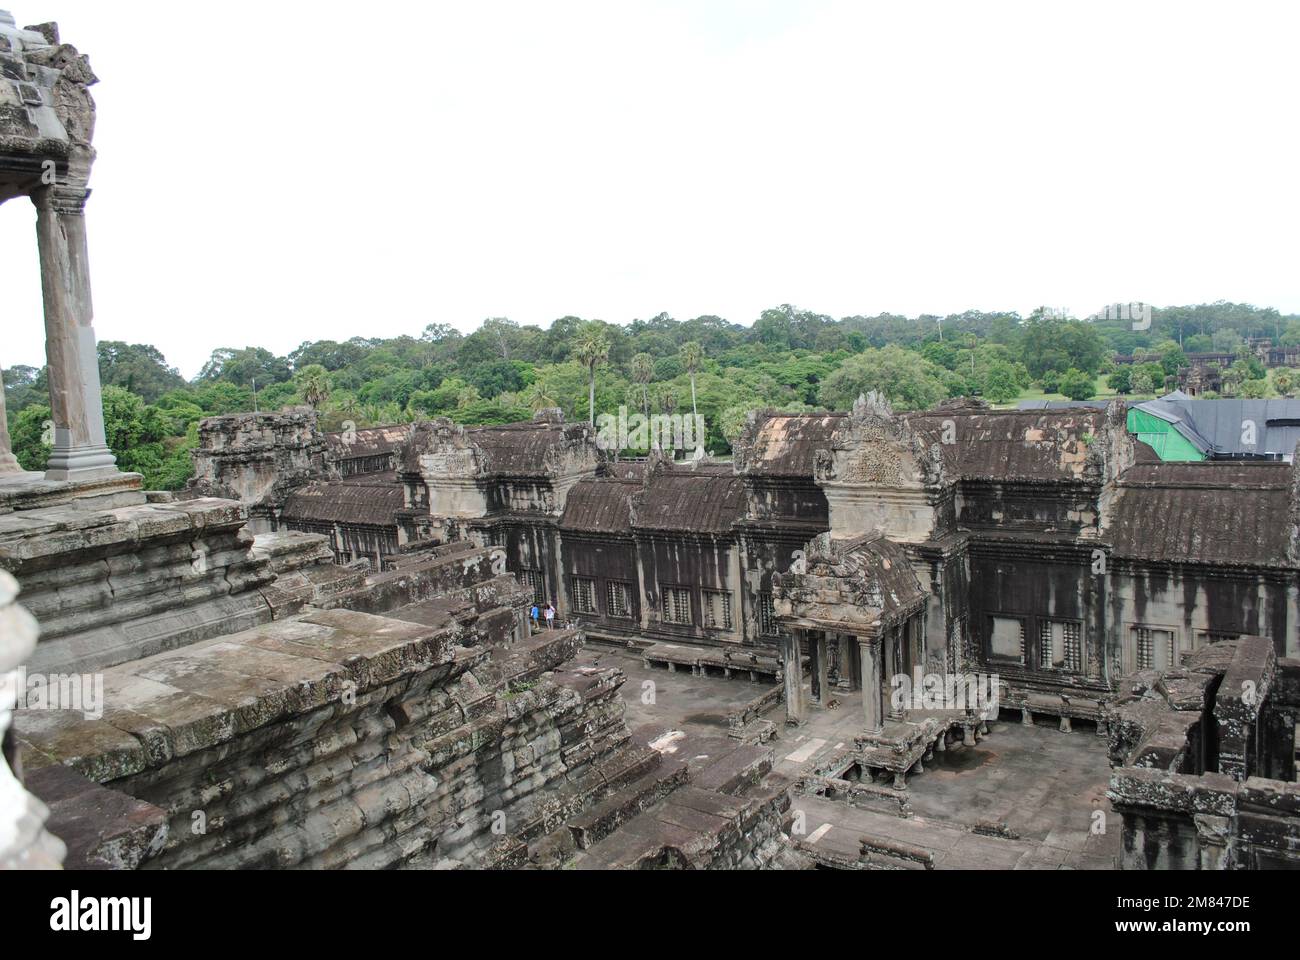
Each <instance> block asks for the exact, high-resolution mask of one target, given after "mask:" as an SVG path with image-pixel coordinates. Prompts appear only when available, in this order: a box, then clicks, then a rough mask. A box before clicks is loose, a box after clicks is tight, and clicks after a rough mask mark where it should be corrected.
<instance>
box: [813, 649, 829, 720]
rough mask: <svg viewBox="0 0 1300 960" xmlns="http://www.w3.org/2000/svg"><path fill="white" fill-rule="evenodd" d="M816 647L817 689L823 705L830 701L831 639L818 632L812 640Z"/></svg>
mask: <svg viewBox="0 0 1300 960" xmlns="http://www.w3.org/2000/svg"><path fill="white" fill-rule="evenodd" d="M813 643H814V645H815V646H816V649H817V690H818V696H819V697H820V699H821V705H822V706H823V707H824V706H826V704H828V703H830V702H831V674H830V660H831V641H830V637H828V636H827V635H826V634H825V633H819V634H818V635H817V639H816V640H814V641H813Z"/></svg>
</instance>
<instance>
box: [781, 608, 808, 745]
mask: <svg viewBox="0 0 1300 960" xmlns="http://www.w3.org/2000/svg"><path fill="white" fill-rule="evenodd" d="M784 645H785V722H786V723H787V724H789V725H791V726H797V725H798V724H800V723H802V722H803V715H804V705H803V662H802V661H803V658H802V657H801V656H800V655H799V634H798V633H797V632H795V631H793V630H792V631H790V633H789V634H788V635H787V636H786V637H785V639H784Z"/></svg>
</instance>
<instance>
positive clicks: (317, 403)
mask: <svg viewBox="0 0 1300 960" xmlns="http://www.w3.org/2000/svg"><path fill="white" fill-rule="evenodd" d="M294 380H295V381H296V385H297V387H298V393H299V394H301V395H302V398H303V400H305V401H307V403H308V404H310V405H311V408H312V409H313V410H319V409H320V407H321V404H323V403H324V402H325V401H326V400H328V399H329V396H330V375H329V371H327V370H326V369H325V368H324V367H322V366H321V365H320V364H316V363H313V364H311V365H310V366H306V367H303V368H302V369H301V370H299V371H298V375H297V376H296V377H294Z"/></svg>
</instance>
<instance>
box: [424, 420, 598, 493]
mask: <svg viewBox="0 0 1300 960" xmlns="http://www.w3.org/2000/svg"><path fill="white" fill-rule="evenodd" d="M595 465H596V444H595V439H594V435H593V432H592V429H591V427H590V426H589V425H588V424H586V423H572V424H566V423H564V422H563V419H561V418H560V417H559V416H558V415H556V416H549V415H547V414H545V413H543V414H539V415H538V416H537V418H536V419H534V420H532V421H529V422H526V423H507V424H501V425H499V426H489V427H462V426H459V425H457V424H455V423H453V422H452V421H451V420H448V419H446V418H440V419H437V420H431V421H426V422H422V423H417V424H415V425H414V426H413V427H412V428H411V439H410V442H409V443H407V444H406V445H405V447H404V448H403V450H402V454H401V469H402V470H403V471H404V472H408V473H418V472H421V471H426V472H428V473H429V474H430V476H441V477H446V476H453V475H454V476H457V477H467V478H477V479H490V478H494V477H497V478H514V477H526V478H552V477H554V476H556V475H559V474H572V473H582V472H586V471H589V470H594V469H595Z"/></svg>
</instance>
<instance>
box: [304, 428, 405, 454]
mask: <svg viewBox="0 0 1300 960" xmlns="http://www.w3.org/2000/svg"><path fill="white" fill-rule="evenodd" d="M410 438H411V425H410V424H409V423H404V424H399V425H397V426H391V427H367V428H365V429H363V430H344V431H340V432H338V433H327V434H325V442H326V444H328V448H327V449H328V456H329V459H330V460H351V459H354V458H357V457H375V456H379V455H381V454H385V453H396V452H397V451H398V450H400V449H401V448H402V446H403V445H404V444H405V443H406V442H407V441H408V440H410Z"/></svg>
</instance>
